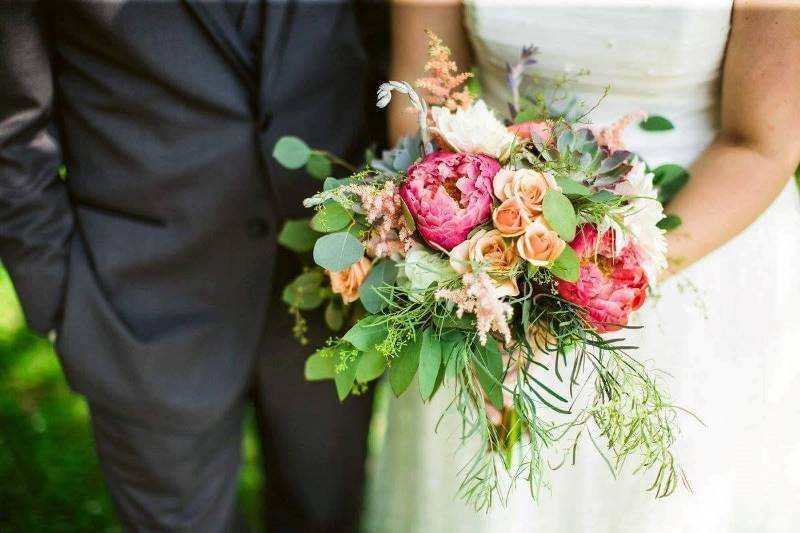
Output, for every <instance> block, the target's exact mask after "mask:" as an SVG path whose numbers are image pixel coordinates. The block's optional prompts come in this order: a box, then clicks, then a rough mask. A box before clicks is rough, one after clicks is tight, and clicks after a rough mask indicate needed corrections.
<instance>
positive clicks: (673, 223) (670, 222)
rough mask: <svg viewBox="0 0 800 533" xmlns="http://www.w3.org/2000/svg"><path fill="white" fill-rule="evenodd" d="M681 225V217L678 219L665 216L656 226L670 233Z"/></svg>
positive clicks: (673, 216)
mask: <svg viewBox="0 0 800 533" xmlns="http://www.w3.org/2000/svg"><path fill="white" fill-rule="evenodd" d="M682 223H683V221H682V220H681V217H679V216H678V215H667V216H665V217H664V218H662V219H661V220H660V221H659V222H658V224H656V225H657V226H658V227H659V228H661V229H663V230H666V231H672V230H674V229H675V228H678V227H680V225H681V224H682Z"/></svg>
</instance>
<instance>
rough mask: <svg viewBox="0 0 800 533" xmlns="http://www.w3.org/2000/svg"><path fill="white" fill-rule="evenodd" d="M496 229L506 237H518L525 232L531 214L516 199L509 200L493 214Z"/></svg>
mask: <svg viewBox="0 0 800 533" xmlns="http://www.w3.org/2000/svg"><path fill="white" fill-rule="evenodd" d="M492 221H493V222H494V227H495V228H497V231H499V232H500V234H501V235H503V236H504V237H516V236H517V235H520V234H521V233H522V232H524V231H525V226H527V225H528V224H529V223H530V221H531V214H530V213H529V212H528V210H527V209H526V208H525V206H523V205H522V204H520V203H519V201H518V200H517V199H516V198H508V199H506V200H504V201H503V203H502V204H500V205H499V206H498V207H497V209H495V210H494V213H492Z"/></svg>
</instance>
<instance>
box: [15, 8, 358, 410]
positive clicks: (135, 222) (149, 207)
mask: <svg viewBox="0 0 800 533" xmlns="http://www.w3.org/2000/svg"><path fill="white" fill-rule="evenodd" d="M1 5H2V7H0V257H2V261H3V263H4V265H5V266H6V268H7V269H8V271H9V273H10V275H11V277H12V280H13V281H14V284H15V286H16V288H17V291H18V294H19V298H20V300H21V302H22V306H23V308H24V310H25V313H26V315H27V320H28V323H29V325H30V326H31V327H32V328H33V329H35V330H38V331H41V332H44V331H48V330H50V329H52V328H56V329H57V331H58V341H57V345H56V349H57V352H58V354H59V356H60V358H61V362H62V365H63V367H64V370H65V373H66V375H67V378H68V380H69V381H70V383H71V384H72V386H73V387H74V388H75V389H76V390H77V391H79V392H81V393H83V394H85V395H87V396H88V397H89V399H90V400H92V401H94V402H96V403H101V404H104V405H106V406H108V407H110V408H113V409H116V410H124V411H126V412H127V413H129V414H131V415H133V416H137V417H141V418H147V419H150V420H152V418H153V416H154V413H156V416H157V417H158V419H159V420H161V421H163V422H164V423H165V424H175V423H179V424H182V425H191V424H202V423H203V421H205V420H208V419H209V418H210V417H213V416H214V414H217V413H220V412H222V411H223V410H225V409H226V408H227V407H228V406H229V405H230V403H231V402H233V401H234V400H235V398H236V397H237V395H238V394H239V393H240V392H241V391H242V390H243V388H244V387H245V386H246V384H247V379H248V375H249V372H250V370H251V367H252V365H253V357H254V354H255V351H256V347H257V345H258V343H259V337H260V335H261V333H262V331H263V329H264V327H263V326H264V322H265V320H266V309H267V303H268V295H269V292H270V285H271V275H272V272H273V266H274V265H273V263H274V258H275V253H276V241H275V237H276V234H277V231H278V230H279V229H280V223H281V220H282V219H283V218H285V217H287V216H299V215H301V213H302V207H301V200H302V198H303V197H304V196H307V195H309V194H311V193H313V191H314V189H315V188H316V186H317V184H315V183H314V182H313V181H312V180H310V179H309V178H307V177H305V176H304V175H303V174H302V173H301V172H294V173H292V172H287V171H285V170H282V169H281V168H279V167H278V165H277V164H276V163H275V161H274V160H273V159H272V158H271V156H270V153H271V149H272V146H273V145H274V143H275V141H276V140H277V138H278V137H280V136H281V135H285V134H294V135H298V136H300V137H302V138H304V139H305V140H306V141H307V142H308V143H309V144H310V145H311V146H314V147H319V148H325V149H327V150H330V151H331V152H334V153H337V154H342V155H344V156H345V157H350V158H351V159H353V160H358V159H359V158H360V157H361V154H362V150H363V148H364V147H365V145H366V136H365V132H366V124H367V118H368V117H367V114H368V112H367V109H368V108H369V106H371V105H372V98H371V94H372V93H371V91H370V92H369V93H367V92H366V91H365V89H366V87H367V85H368V84H369V74H370V70H369V69H368V57H367V54H366V50H365V47H364V44H363V42H362V35H361V34H360V32H359V25H358V24H357V21H356V18H355V16H354V8H353V6H352V5H351V4H350V3H347V2H342V1H337V2H326V3H306V2H291V1H289V2H280V3H278V2H270V3H269V4H268V8H267V9H266V14H265V17H266V21H265V38H264V49H263V54H262V56H263V57H262V60H261V62H260V64H253V63H252V62H251V61H249V60H248V54H247V53H246V51H245V50H244V48H243V47H244V46H245V45H244V43H243V42H242V41H241V39H240V36H239V35H238V34H237V33H236V30H235V28H234V26H233V23H232V21H231V20H230V17H229V16H228V14H227V12H226V11H225V9H224V7H223V5H222V4H221V3H211V2H205V1H202V0H183V1H177V0H176V1H172V2H156V1H132V0H128V1H126V0H118V1H110V2H108V1H107V2H87V1H76V2H41V3H39V2H16V3H9V2H3V3H2V4H1ZM45 6H46V7H45ZM62 162H63V163H64V164H65V165H66V169H67V178H66V180H63V179H60V178H59V177H58V169H59V165H60V164H61V163H62Z"/></svg>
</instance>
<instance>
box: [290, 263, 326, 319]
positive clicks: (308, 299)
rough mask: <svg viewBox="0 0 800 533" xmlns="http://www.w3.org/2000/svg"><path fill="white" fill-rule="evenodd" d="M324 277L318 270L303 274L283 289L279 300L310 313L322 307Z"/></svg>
mask: <svg viewBox="0 0 800 533" xmlns="http://www.w3.org/2000/svg"><path fill="white" fill-rule="evenodd" d="M324 279H325V276H323V274H322V272H320V271H319V270H312V271H309V272H304V273H302V274H300V275H299V276H297V277H296V278H295V279H294V280H293V281H292V282H291V283H289V284H288V285H286V286H285V287H284V288H283V293H282V294H281V298H282V299H283V301H284V303H286V304H288V305H295V306H297V307H298V308H300V309H302V310H303V311H311V310H312V309H316V308H317V307H319V306H320V305H322V282H323V281H324Z"/></svg>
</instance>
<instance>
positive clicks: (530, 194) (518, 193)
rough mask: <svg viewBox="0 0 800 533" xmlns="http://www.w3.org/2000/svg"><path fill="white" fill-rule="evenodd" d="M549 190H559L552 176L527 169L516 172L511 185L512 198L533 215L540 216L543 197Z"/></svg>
mask: <svg viewBox="0 0 800 533" xmlns="http://www.w3.org/2000/svg"><path fill="white" fill-rule="evenodd" d="M550 189H555V190H558V189H559V187H558V185H557V184H556V180H555V179H554V178H553V176H551V175H550V174H546V173H544V172H537V171H535V170H529V169H521V170H517V172H516V174H515V175H514V179H513V181H512V184H511V194H512V195H513V197H514V198H516V199H517V201H519V203H520V204H521V205H523V206H525V208H526V209H527V210H528V212H530V213H532V214H534V215H539V214H541V212H542V202H543V201H544V195H545V193H546V192H547V191H548V190H550Z"/></svg>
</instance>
